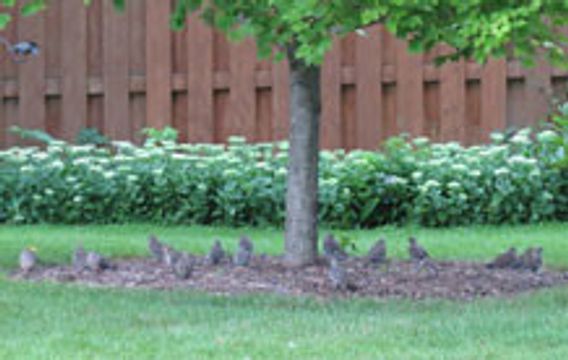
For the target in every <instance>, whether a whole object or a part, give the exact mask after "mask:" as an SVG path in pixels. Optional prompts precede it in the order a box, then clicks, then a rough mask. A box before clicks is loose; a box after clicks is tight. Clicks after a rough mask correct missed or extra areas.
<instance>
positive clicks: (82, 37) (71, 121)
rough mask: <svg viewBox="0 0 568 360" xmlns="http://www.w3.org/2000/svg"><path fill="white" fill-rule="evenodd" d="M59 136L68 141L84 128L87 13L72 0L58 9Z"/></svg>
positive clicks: (79, 4)
mask: <svg viewBox="0 0 568 360" xmlns="http://www.w3.org/2000/svg"><path fill="white" fill-rule="evenodd" d="M61 11H62V14H61V26H62V27H63V28H62V34H61V35H62V44H63V46H61V53H62V54H61V61H62V66H61V76H62V77H63V79H62V80H63V85H62V96H63V99H62V107H63V109H62V112H63V114H62V118H61V126H60V130H61V136H62V137H63V138H64V139H67V140H72V139H73V138H74V137H75V136H76V135H77V133H78V132H79V131H80V129H81V128H82V127H85V126H86V125H87V12H86V9H85V6H84V5H83V4H82V3H81V2H80V1H76V0H63V2H62V6H61Z"/></svg>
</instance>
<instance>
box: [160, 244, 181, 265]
mask: <svg viewBox="0 0 568 360" xmlns="http://www.w3.org/2000/svg"><path fill="white" fill-rule="evenodd" d="M162 249H163V256H162V261H163V263H164V264H165V265H166V266H170V267H171V266H173V265H174V264H175V262H176V260H177V259H178V258H179V257H180V256H181V253H179V252H178V251H176V250H174V248H172V247H171V246H169V245H163V247H162Z"/></svg>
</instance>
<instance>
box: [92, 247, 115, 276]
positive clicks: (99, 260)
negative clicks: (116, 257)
mask: <svg viewBox="0 0 568 360" xmlns="http://www.w3.org/2000/svg"><path fill="white" fill-rule="evenodd" d="M86 264H87V268H88V269H89V270H91V271H94V272H97V273H99V272H102V271H104V270H109V269H112V268H113V266H112V265H111V263H110V262H109V261H108V259H106V258H105V257H104V256H102V255H101V254H99V253H97V252H94V251H89V252H88V253H87V258H86Z"/></svg>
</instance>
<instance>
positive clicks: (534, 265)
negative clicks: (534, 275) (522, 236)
mask: <svg viewBox="0 0 568 360" xmlns="http://www.w3.org/2000/svg"><path fill="white" fill-rule="evenodd" d="M524 265H525V269H527V270H530V271H532V272H538V271H540V269H541V268H542V265H543V260H542V247H537V248H533V249H530V252H529V258H528V262H527V263H525V264H524Z"/></svg>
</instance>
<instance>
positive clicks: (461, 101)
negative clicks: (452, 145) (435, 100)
mask: <svg viewBox="0 0 568 360" xmlns="http://www.w3.org/2000/svg"><path fill="white" fill-rule="evenodd" d="M451 52H452V49H451V48H450V47H448V46H444V47H442V49H441V54H440V55H447V54H450V53H451ZM465 89H466V74H465V62H464V61H463V60H460V61H457V62H448V63H446V64H444V65H443V66H442V67H441V68H440V97H441V99H440V140H442V141H451V140H453V141H460V142H463V141H465V136H466V132H465V129H466V123H465V119H466V117H465V104H466V98H465V97H466V94H465Z"/></svg>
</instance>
